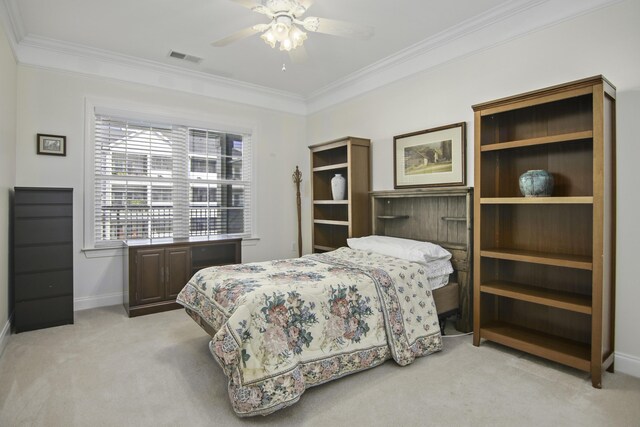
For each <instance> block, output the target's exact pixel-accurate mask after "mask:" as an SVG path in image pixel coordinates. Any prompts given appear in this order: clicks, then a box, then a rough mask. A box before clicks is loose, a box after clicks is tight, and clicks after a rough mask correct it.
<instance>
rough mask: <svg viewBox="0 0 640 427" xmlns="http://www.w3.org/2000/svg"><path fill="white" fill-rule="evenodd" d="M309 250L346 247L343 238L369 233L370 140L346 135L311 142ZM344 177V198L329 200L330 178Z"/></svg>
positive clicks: (316, 250) (321, 250) (329, 249)
mask: <svg viewBox="0 0 640 427" xmlns="http://www.w3.org/2000/svg"><path fill="white" fill-rule="evenodd" d="M309 149H310V150H311V171H312V174H313V175H312V188H311V191H312V200H313V236H312V237H313V251H314V252H326V251H331V250H334V249H337V248H339V247H341V246H346V244H347V238H349V237H360V236H365V235H368V234H370V233H371V201H370V198H369V191H370V190H371V175H370V172H369V165H370V153H369V149H370V141H369V140H368V139H362V138H353V137H346V138H342V139H339V140H336V141H329V142H325V143H322V144H317V145H312V146H310V147H309ZM336 174H341V175H342V176H343V177H344V178H345V179H346V190H345V199H344V200H333V196H332V192H331V179H332V178H333V177H334V176H335V175H336Z"/></svg>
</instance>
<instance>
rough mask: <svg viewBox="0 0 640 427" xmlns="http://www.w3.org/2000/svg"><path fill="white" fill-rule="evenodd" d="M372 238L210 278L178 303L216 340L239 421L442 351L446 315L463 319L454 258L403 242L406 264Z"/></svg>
mask: <svg viewBox="0 0 640 427" xmlns="http://www.w3.org/2000/svg"><path fill="white" fill-rule="evenodd" d="M387 237H388V236H387ZM381 238H382V239H385V238H386V237H381ZM367 239H368V238H363V239H353V242H350V246H352V247H343V248H339V249H337V250H335V251H331V252H327V253H322V254H310V255H306V256H303V257H301V258H295V259H288V260H276V261H268V262H261V263H250V264H239V265H229V266H219V267H211V268H207V269H203V270H201V271H199V272H197V273H196V274H195V275H194V276H193V278H192V279H191V280H190V281H189V283H188V284H187V285H186V286H185V287H184V289H183V290H182V291H181V292H180V294H179V295H178V298H177V302H178V303H180V304H182V305H183V306H184V307H185V309H186V311H187V313H188V314H189V315H190V316H191V317H192V318H193V319H194V320H195V321H196V323H198V324H199V325H200V326H201V327H202V328H203V329H204V330H205V331H207V333H208V334H209V335H211V336H212V339H211V341H210V344H209V347H210V350H211V353H212V354H213V356H214V359H215V360H216V361H217V362H218V364H219V365H220V366H221V367H222V369H223V371H224V372H225V374H226V375H227V377H228V378H229V383H228V390H229V397H230V401H231V404H232V407H233V410H234V411H235V412H236V414H237V415H239V416H241V417H245V416H254V415H267V414H269V413H272V412H274V411H277V410H279V409H281V408H283V407H286V406H289V405H292V404H294V403H295V402H297V401H298V400H299V398H300V396H301V395H302V394H303V393H304V391H305V390H306V389H307V388H309V387H312V386H316V385H319V384H322V383H325V382H327V381H330V380H333V379H336V378H340V377H342V376H345V375H348V374H351V373H354V372H358V371H362V370H365V369H369V368H372V367H375V366H378V365H380V364H381V363H383V362H385V361H386V360H388V359H393V360H395V362H396V363H398V364H400V365H403V366H404V365H407V364H410V363H411V362H412V361H413V360H414V359H415V358H416V357H421V356H426V355H428V354H431V353H433V352H437V351H439V350H441V349H442V338H441V332H440V322H441V320H442V319H441V318H440V319H439V316H438V314H439V313H440V314H441V315H450V314H452V313H455V312H458V311H459V310H458V307H459V304H458V300H459V298H455V296H457V295H458V291H459V285H458V284H457V283H452V284H450V285H449V284H448V282H449V278H450V277H456V275H455V274H453V275H452V273H454V269H453V266H452V263H451V261H450V260H449V259H448V258H449V257H444V256H442V252H440V251H443V250H442V248H441V247H440V246H439V245H433V244H431V243H427V242H415V241H410V242H413V243H412V245H413V246H411V250H410V251H409V250H408V249H406V245H405V244H404V243H402V242H400V243H402V251H404V252H402V254H401V255H398V253H397V252H393V251H392V252H391V253H387V252H385V251H384V250H382V251H378V250H371V247H370V246H367V242H369V244H371V243H370V241H369V240H367ZM365 240H366V242H364V243H363V242H362V241H365ZM396 240H399V239H396ZM385 242H387V240H385ZM363 244H364V246H362V245H363ZM374 244H377V243H375V242H374ZM394 244H395V243H394ZM429 245H430V246H429ZM377 247H378V246H376V248H377ZM416 248H418V249H416ZM434 248H435V249H434ZM405 249H406V250H405ZM416 250H417V251H418V255H416ZM420 251H422V252H420ZM434 251H435V252H434ZM391 255H393V256H391ZM405 255H407V256H405ZM416 257H417V258H416ZM418 258H419V259H420V260H422V261H420V260H419V259H418ZM416 261H418V262H416ZM436 293H437V295H439V296H438V297H437V298H438V300H434V294H436ZM436 301H439V302H438V303H436ZM437 305H440V306H439V307H438V306H437Z"/></svg>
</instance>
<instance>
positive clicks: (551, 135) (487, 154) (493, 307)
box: [473, 76, 616, 388]
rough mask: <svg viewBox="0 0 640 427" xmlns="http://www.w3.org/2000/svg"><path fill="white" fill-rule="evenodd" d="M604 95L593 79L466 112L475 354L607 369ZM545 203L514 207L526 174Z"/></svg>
mask: <svg viewBox="0 0 640 427" xmlns="http://www.w3.org/2000/svg"><path fill="white" fill-rule="evenodd" d="M615 96H616V93H615V88H614V87H613V86H612V85H611V84H610V83H609V82H608V81H607V80H605V79H604V78H603V77H602V76H597V77H593V78H589V79H585V80H580V81H576V82H571V83H568V84H565V85H560V86H554V87H551V88H548V89H543V90H539V91H535V92H530V93H526V94H523V95H518V96H514V97H510V98H505V99H501V100H497V101H493V102H488V103H484V104H480V105H475V106H474V107H473V109H474V111H475V185H476V194H477V196H479V197H477V198H476V200H475V207H474V211H475V212H474V218H475V220H474V233H475V234H474V246H475V247H474V266H475V271H474V344H475V345H476V346H477V345H479V344H480V339H481V338H484V339H487V340H491V341H494V342H497V343H500V344H503V345H507V346H510V347H513V348H516V349H519V350H522V351H526V352H529V353H531V354H534V355H537V356H541V357H544V358H547V359H550V360H553V361H556V362H559V363H562V364H565V365H569V366H572V367H574V368H578V369H581V370H583V371H587V372H590V374H591V381H592V384H593V386H594V387H598V388H599V387H601V378H602V370H603V369H607V368H608V369H610V370H613V357H614V356H613V355H614V317H615V315H614V312H615V277H614V274H615V238H616V230H615V194H616V185H615ZM534 169H544V170H546V171H548V172H549V173H550V174H551V175H553V178H554V181H555V185H554V190H553V193H552V195H551V196H550V197H522V195H521V194H520V190H519V185H518V178H519V176H520V175H521V174H523V173H524V172H526V171H527V170H534Z"/></svg>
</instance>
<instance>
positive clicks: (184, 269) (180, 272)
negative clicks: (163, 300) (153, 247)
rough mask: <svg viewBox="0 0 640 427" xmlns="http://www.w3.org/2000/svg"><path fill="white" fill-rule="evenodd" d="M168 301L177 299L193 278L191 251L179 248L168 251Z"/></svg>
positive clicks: (187, 248) (186, 248)
mask: <svg viewBox="0 0 640 427" xmlns="http://www.w3.org/2000/svg"><path fill="white" fill-rule="evenodd" d="M165 255H166V263H167V283H166V292H167V299H175V298H176V297H177V296H178V293H180V291H181V290H182V288H184V285H186V284H187V282H188V281H189V279H190V277H191V249H190V248H189V247H178V248H170V249H166V253H165Z"/></svg>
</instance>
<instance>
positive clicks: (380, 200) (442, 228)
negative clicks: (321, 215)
mask: <svg viewBox="0 0 640 427" xmlns="http://www.w3.org/2000/svg"><path fill="white" fill-rule="evenodd" d="M371 206H372V224H373V234H377V235H379V236H392V237H402V238H406V239H414V240H421V241H428V242H432V243H437V244H439V245H440V246H442V247H443V248H445V249H447V250H448V251H449V252H451V254H452V255H453V256H452V258H451V263H452V264H453V268H454V276H455V277H453V278H452V279H453V280H455V281H457V282H458V285H459V296H458V299H459V307H460V317H459V319H458V321H457V323H456V328H457V329H458V330H460V331H465V332H467V331H471V330H473V315H472V309H473V300H472V298H473V292H472V289H471V278H472V260H473V256H472V248H473V242H472V236H473V233H472V225H473V188H471V187H441V188H433V189H431V188H430V189H413V190H393V191H375V192H372V193H371Z"/></svg>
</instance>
